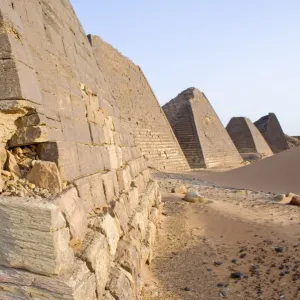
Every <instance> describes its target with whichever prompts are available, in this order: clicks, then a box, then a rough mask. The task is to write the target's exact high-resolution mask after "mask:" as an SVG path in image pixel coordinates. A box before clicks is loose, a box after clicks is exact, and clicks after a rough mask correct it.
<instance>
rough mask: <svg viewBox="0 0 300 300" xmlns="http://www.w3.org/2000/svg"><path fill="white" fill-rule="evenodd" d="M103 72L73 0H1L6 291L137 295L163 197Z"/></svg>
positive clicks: (32, 295)
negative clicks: (75, 9) (72, 4)
mask: <svg viewBox="0 0 300 300" xmlns="http://www.w3.org/2000/svg"><path fill="white" fill-rule="evenodd" d="M111 51H112V54H113V55H114V53H115V51H114V50H111ZM108 55H110V54H109V53H108ZM105 71H107V70H105V69H103V70H100V69H99V66H98V64H97V60H96V58H95V56H94V52H93V49H92V47H91V44H90V42H89V40H88V38H87V36H86V35H85V33H84V31H83V29H82V27H81V25H80V23H79V21H78V19H77V17H76V15H75V13H74V10H73V8H72V6H71V4H70V2H69V1H68V0H64V1H57V0H47V1H46V0H39V1H38V0H30V1H28V0H19V1H10V0H2V1H1V3H0V126H1V130H0V164H1V165H0V171H1V176H0V222H1V226H0V299H5V300H25V299H35V300H41V299H57V300H61V299H68V300H83V299H86V300H96V299H122V300H134V299H137V298H138V297H139V295H140V292H141V289H142V286H143V280H142V278H141V271H142V268H143V266H144V265H145V263H150V262H151V259H152V257H153V254H152V247H153V244H154V241H155V234H156V226H157V225H156V224H157V221H158V219H159V216H160V212H161V209H162V203H161V196H160V193H159V190H158V185H157V183H156V182H155V181H153V179H152V177H151V174H150V171H149V169H148V167H147V164H146V162H145V160H144V158H143V156H142V154H141V152H140V147H141V144H140V143H138V139H135V138H136V136H135V134H132V133H131V130H132V125H131V124H130V122H129V123H128V120H127V119H126V118H123V119H121V118H120V112H119V109H118V106H117V103H116V101H115V99H114V97H113V94H112V93H111V88H112V89H114V88H115V86H114V85H112V82H111V79H110V78H111V74H109V73H108V74H105ZM140 76H141V75H140ZM143 80H144V79H143ZM110 84H111V85H112V86H111V87H110V86H109V85H110ZM148 88H149V87H148ZM149 89H150V88H149ZM130 101H132V99H131V100H130ZM145 101H146V100H145V99H141V102H143V103H144V102H145ZM141 102H138V100H137V103H139V105H141ZM156 110H158V109H157V108H156ZM155 113H156V112H153V114H155ZM160 116H161V119H162V120H164V119H163V118H164V115H163V113H162V112H161V114H160ZM151 122H152V121H151ZM162 122H165V123H164V124H167V123H166V121H162ZM153 123H155V122H154V121H153ZM161 124H162V123H161ZM161 124H160V125H158V127H160V126H161ZM164 126H165V125H164ZM165 127H166V128H168V130H167V133H166V135H167V137H168V138H166V144H165V146H164V147H162V149H163V150H162V152H163V153H161V161H160V162H159V164H162V165H165V166H166V165H168V164H170V165H172V163H173V166H174V169H183V168H186V167H187V164H186V161H185V159H184V157H183V155H182V153H181V150H180V148H179V146H178V144H177V142H176V139H175V138H174V136H173V135H172V132H171V129H170V128H169V127H167V126H165ZM144 128H146V129H145V132H148V130H150V129H151V130H153V132H155V130H154V129H153V128H148V127H141V131H142V130H144ZM151 130H150V131H149V132H152V131H151ZM163 134H164V129H163V131H160V132H156V133H154V134H153V139H151V141H152V140H153V141H154V140H155V141H159V140H160V139H165V137H164V136H163ZM146 135H147V133H146ZM160 135H162V136H160ZM151 144H152V142H151ZM153 144H155V143H154V142H153ZM164 151H165V154H164ZM153 153H154V152H153ZM155 153H156V154H155V155H154V157H157V156H158V155H159V154H157V151H156V152H155ZM167 156H169V159H167ZM149 159H152V157H150V158H149Z"/></svg>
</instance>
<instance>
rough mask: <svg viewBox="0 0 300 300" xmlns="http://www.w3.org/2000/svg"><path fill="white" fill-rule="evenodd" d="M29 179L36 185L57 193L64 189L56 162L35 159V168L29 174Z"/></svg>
mask: <svg viewBox="0 0 300 300" xmlns="http://www.w3.org/2000/svg"><path fill="white" fill-rule="evenodd" d="M27 180H28V181H29V182H31V183H34V184H35V185H37V186H39V187H41V188H44V189H47V190H49V191H50V192H51V193H53V194H56V193H59V192H61V191H62V182H61V179H60V175H59V172H58V168H57V166H56V164H55V163H54V162H50V161H41V160H38V161H35V163H34V165H33V168H32V169H31V170H30V172H29V174H28V175H27Z"/></svg>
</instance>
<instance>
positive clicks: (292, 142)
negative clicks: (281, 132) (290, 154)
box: [285, 134, 300, 148]
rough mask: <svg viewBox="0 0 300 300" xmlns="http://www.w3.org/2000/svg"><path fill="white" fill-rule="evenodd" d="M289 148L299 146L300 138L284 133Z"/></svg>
mask: <svg viewBox="0 0 300 300" xmlns="http://www.w3.org/2000/svg"><path fill="white" fill-rule="evenodd" d="M285 138H286V140H287V143H288V145H289V148H293V147H298V146H300V138H299V137H295V136H289V135H287V134H286V135H285Z"/></svg>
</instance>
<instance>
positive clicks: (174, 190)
mask: <svg viewBox="0 0 300 300" xmlns="http://www.w3.org/2000/svg"><path fill="white" fill-rule="evenodd" d="M186 192H187V189H186V187H185V185H183V184H181V185H178V186H176V187H174V188H172V193H175V194H185V193H186Z"/></svg>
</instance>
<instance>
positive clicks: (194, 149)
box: [163, 88, 243, 168]
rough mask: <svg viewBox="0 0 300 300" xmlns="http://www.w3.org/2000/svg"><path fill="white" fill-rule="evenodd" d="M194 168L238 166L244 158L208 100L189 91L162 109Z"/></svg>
mask: <svg viewBox="0 0 300 300" xmlns="http://www.w3.org/2000/svg"><path fill="white" fill-rule="evenodd" d="M163 110H164V112H165V114H166V116H167V118H168V120H169V122H170V124H171V126H172V128H173V130H174V133H175V135H176V137H177V139H178V141H179V143H180V146H181V148H182V150H183V152H184V154H185V156H186V158H187V160H188V162H189V165H190V167H191V168H203V167H206V168H211V167H216V166H226V165H237V164H240V163H242V161H243V160H242V158H241V156H240V154H239V152H238V150H237V149H236V147H235V145H234V144H233V142H232V140H231V138H230V137H229V135H228V133H227V131H226V130H225V128H224V127H223V125H222V123H221V121H220V119H219V118H218V116H217V114H216V113H215V111H214V109H213V107H212V106H211V104H210V103H209V101H208V100H207V98H206V96H205V95H204V94H203V93H202V92H200V91H199V90H198V89H196V88H189V89H187V90H185V91H183V92H182V93H180V94H179V95H178V96H177V97H176V98H174V99H172V100H171V101H170V102H168V103H167V104H165V105H164V106H163Z"/></svg>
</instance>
